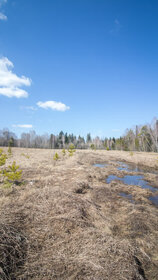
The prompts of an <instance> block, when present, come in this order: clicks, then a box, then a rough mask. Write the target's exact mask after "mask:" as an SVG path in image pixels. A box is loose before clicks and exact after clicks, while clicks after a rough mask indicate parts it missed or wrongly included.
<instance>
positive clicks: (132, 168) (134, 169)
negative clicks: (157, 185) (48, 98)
mask: <svg viewBox="0 0 158 280" xmlns="http://www.w3.org/2000/svg"><path fill="white" fill-rule="evenodd" d="M117 163H118V164H119V165H120V166H119V167H117V169H118V170H122V171H127V172H141V173H151V174H157V173H158V172H157V171H154V170H147V169H145V168H144V169H142V168H140V167H139V166H137V165H132V164H130V163H128V164H127V163H124V162H122V161H117Z"/></svg>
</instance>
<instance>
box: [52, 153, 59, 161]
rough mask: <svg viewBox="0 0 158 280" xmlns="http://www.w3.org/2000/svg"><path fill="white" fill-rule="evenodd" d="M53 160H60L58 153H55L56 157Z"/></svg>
mask: <svg viewBox="0 0 158 280" xmlns="http://www.w3.org/2000/svg"><path fill="white" fill-rule="evenodd" d="M53 159H54V160H56V161H57V160H58V159H59V155H58V153H55V155H54V157H53Z"/></svg>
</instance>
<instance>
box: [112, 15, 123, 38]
mask: <svg viewBox="0 0 158 280" xmlns="http://www.w3.org/2000/svg"><path fill="white" fill-rule="evenodd" d="M121 27H122V25H121V24H120V21H119V20H118V19H117V18H116V19H115V20H114V23H113V28H112V29H111V30H110V34H113V35H118V34H119V32H120V29H121Z"/></svg>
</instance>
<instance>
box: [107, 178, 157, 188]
mask: <svg viewBox="0 0 158 280" xmlns="http://www.w3.org/2000/svg"><path fill="white" fill-rule="evenodd" d="M143 178H144V176H141V175H126V176H124V177H123V178H120V177H118V176H115V175H109V176H108V178H107V179H106V182H107V183H108V184H109V183H110V182H111V181H114V180H119V181H121V182H123V183H124V184H126V185H135V186H140V187H141V188H142V189H149V190H150V191H152V192H155V191H157V189H156V188H154V187H152V186H150V185H149V184H148V182H147V181H145V180H143Z"/></svg>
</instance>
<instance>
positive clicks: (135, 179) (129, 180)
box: [93, 161, 158, 206]
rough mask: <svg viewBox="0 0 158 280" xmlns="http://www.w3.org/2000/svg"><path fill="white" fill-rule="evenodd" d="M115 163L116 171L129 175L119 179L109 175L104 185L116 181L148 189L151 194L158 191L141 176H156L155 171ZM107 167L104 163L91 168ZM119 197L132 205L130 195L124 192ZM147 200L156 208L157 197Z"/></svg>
mask: <svg viewBox="0 0 158 280" xmlns="http://www.w3.org/2000/svg"><path fill="white" fill-rule="evenodd" d="M113 162H114V161H113ZM115 163H116V164H117V165H118V166H116V168H117V170H119V171H126V172H129V173H130V175H125V176H124V177H119V176H116V175H114V174H111V175H109V176H108V177H107V179H106V183H108V184H110V183H111V182H112V181H116V180H118V181H121V182H123V183H124V184H125V185H133V186H139V187H141V188H142V189H148V190H150V191H152V192H156V191H157V190H158V189H157V188H156V187H153V186H151V185H150V184H149V183H148V182H147V181H146V180H144V175H143V174H146V173H150V174H157V173H158V172H157V171H155V170H151V169H149V170H148V169H147V168H142V167H140V166H138V165H133V164H131V163H125V162H123V161H115ZM109 165H110V164H108V163H104V164H103V163H96V164H94V165H93V166H95V167H100V168H103V167H107V166H109ZM132 172H135V173H138V174H136V175H133V174H131V173H132ZM139 173H142V174H141V175H139ZM119 195H120V196H122V197H124V198H126V199H128V200H129V201H130V202H131V203H134V200H133V198H132V195H131V194H126V193H124V192H121V193H120V194H119ZM148 199H149V200H150V201H151V202H152V204H154V205H155V206H158V196H150V197H148Z"/></svg>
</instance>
